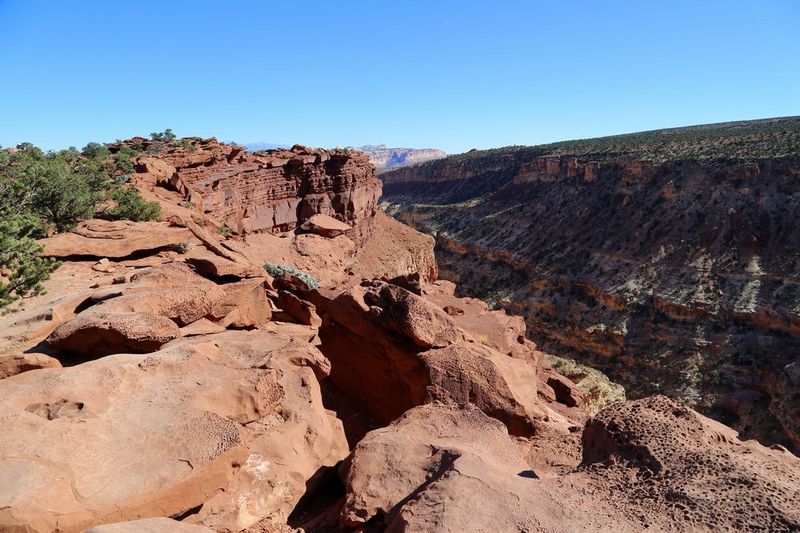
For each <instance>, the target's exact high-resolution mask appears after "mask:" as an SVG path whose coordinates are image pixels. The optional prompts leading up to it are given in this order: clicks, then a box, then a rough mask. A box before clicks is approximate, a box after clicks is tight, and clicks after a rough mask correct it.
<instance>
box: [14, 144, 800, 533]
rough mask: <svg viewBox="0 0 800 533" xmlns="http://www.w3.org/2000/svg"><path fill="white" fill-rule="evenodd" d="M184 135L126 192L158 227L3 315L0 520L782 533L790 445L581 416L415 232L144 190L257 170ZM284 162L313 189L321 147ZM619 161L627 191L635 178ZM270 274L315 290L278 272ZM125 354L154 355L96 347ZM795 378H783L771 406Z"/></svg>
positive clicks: (25, 524)
mask: <svg viewBox="0 0 800 533" xmlns="http://www.w3.org/2000/svg"><path fill="white" fill-rule="evenodd" d="M193 142H195V143H199V147H197V148H196V149H195V150H194V151H192V150H189V149H183V148H177V147H176V146H173V147H172V148H169V147H168V149H167V150H166V153H167V154H168V155H169V157H172V160H171V162H169V163H167V162H165V160H164V159H162V158H160V157H157V158H154V159H150V160H148V159H146V158H142V159H140V160H139V162H138V164H139V170H140V172H139V173H138V174H137V177H136V179H135V182H137V183H138V184H139V185H138V186H140V187H143V188H144V189H145V190H144V192H145V193H147V194H150V193H152V198H155V199H157V200H158V201H160V202H162V205H163V206H165V209H164V210H163V211H162V212H164V213H166V215H165V217H164V218H165V220H164V221H163V222H160V223H151V224H146V225H144V226H140V225H137V224H132V225H124V226H114V227H110V233H112V234H115V235H118V237H115V238H114V239H116V240H120V241H125V240H126V239H127V240H128V241H134V242H135V241H136V239H129V238H128V236H126V231H127V230H126V229H125V228H129V229H130V232H131V235H141V234H142V233H143V232H142V230H143V229H145V228H147V229H149V230H151V232H152V233H154V235H152V236H151V237H150V239H149V241H147V242H149V243H150V244H144V245H141V243H136V244H134V245H133V246H128V248H127V249H128V250H133V251H132V252H130V253H127V254H126V255H121V256H120V257H110V258H104V259H101V260H100V261H97V257H96V256H90V258H91V259H90V260H84V259H89V258H87V257H80V255H78V256H76V255H75V254H72V253H70V254H66V255H65V256H64V257H65V258H66V261H65V264H64V266H62V268H61V269H59V270H58V271H57V272H56V273H54V276H53V278H52V279H50V280H48V281H47V282H46V287H47V289H48V291H51V292H50V293H49V294H44V295H39V296H36V297H33V298H32V299H31V300H29V301H24V302H23V310H22V311H20V313H19V314H18V315H16V316H3V317H0V331H2V332H4V335H5V336H4V337H3V338H1V339H0V340H2V343H0V350H3V351H4V352H5V353H8V354H11V355H10V357H0V372H2V371H4V369H5V368H6V367H9V366H10V372H11V373H16V372H17V371H18V370H26V371H25V372H22V373H20V374H18V375H12V376H10V377H8V378H6V379H2V380H0V397H2V398H3V402H2V403H0V421H2V429H3V439H2V440H0V529H2V530H4V531H5V530H10V531H14V530H22V531H53V530H58V531H64V532H66V533H71V532H73V531H82V530H84V529H85V528H87V527H96V528H97V529H98V530H99V531H103V530H107V531H131V530H136V531H164V530H176V531H179V530H180V531H190V530H194V531H201V530H212V531H220V532H234V531H235V532H238V531H250V532H254V533H255V532H265V531H269V532H273V531H281V532H286V531H293V530H294V529H293V528H296V527H302V528H303V529H304V530H305V531H308V532H309V533H312V532H315V531H330V530H362V529H363V530H371V529H372V528H376V529H382V528H384V527H385V528H386V529H387V530H388V531H406V530H407V531H453V532H456V531H458V532H464V531H489V530H491V531H495V530H501V531H520V530H524V531H564V530H586V531H642V530H645V529H650V530H655V531H685V530H691V529H697V530H711V529H736V530H742V529H757V528H761V529H762V530H764V529H767V530H776V531H781V530H794V529H798V527H800V523H798V517H797V509H798V508H799V507H800V506H798V501H797V500H798V495H797V493H798V490H799V489H798V486H800V483H798V460H797V459H796V458H795V457H794V456H792V455H791V454H789V453H788V452H785V451H782V450H778V449H776V450H768V449H765V448H763V447H761V446H759V445H757V444H755V443H753V442H744V443H743V442H741V441H739V440H738V439H737V438H736V435H735V433H733V432H732V431H731V430H730V429H728V428H725V427H723V426H721V425H718V424H715V423H713V422H711V421H709V420H708V419H706V418H704V417H702V416H700V415H697V414H696V413H695V412H694V411H691V410H690V409H687V408H686V407H684V406H681V405H678V404H676V403H675V402H671V401H669V400H667V399H665V398H654V399H648V400H642V401H639V402H634V403H628V404H624V405H620V406H612V407H610V408H607V409H606V410H604V411H602V412H601V413H600V414H599V415H597V416H596V417H595V418H594V419H592V420H590V421H589V422H588V423H586V419H587V413H586V410H585V405H586V404H585V401H586V399H585V398H584V396H583V394H582V393H581V391H580V390H579V389H578V387H576V386H575V385H573V384H572V383H571V382H570V381H569V380H568V379H566V378H565V377H564V376H562V375H561V374H559V372H558V371H557V370H556V369H557V368H558V365H557V364H555V363H553V365H552V366H551V365H550V364H548V363H547V362H546V361H545V357H544V354H542V353H541V352H539V351H538V350H537V348H536V346H535V345H534V344H533V343H532V342H531V341H530V340H527V339H526V338H525V336H526V332H525V323H524V321H523V320H522V319H521V318H520V317H514V316H510V315H507V314H506V313H505V312H504V311H497V310H491V309H490V308H489V307H488V306H487V305H486V304H485V303H483V302H481V301H479V300H475V299H469V298H459V297H457V296H455V292H456V287H455V285H453V284H452V283H450V282H447V281H436V280H435V278H436V264H435V261H434V259H433V257H432V245H433V240H432V238H430V237H424V236H420V235H419V234H417V233H416V232H415V231H414V230H412V229H410V228H408V227H405V226H403V225H401V224H400V223H398V222H396V221H393V220H391V219H389V218H388V217H385V216H383V215H380V214H378V215H376V216H375V217H374V218H373V219H372V224H373V226H372V233H371V236H370V238H369V239H367V240H366V241H360V240H353V239H351V237H349V236H347V235H337V236H334V237H326V236H322V235H317V234H314V233H300V232H286V233H284V234H282V235H281V236H278V235H274V234H271V233H268V232H266V233H250V234H247V235H244V236H241V235H240V236H233V237H231V238H226V236H225V235H222V234H217V233H215V232H214V231H213V226H211V227H208V228H206V227H203V226H202V225H201V223H208V224H213V223H214V222H213V220H212V219H211V218H209V217H205V215H202V216H200V217H199V218H198V215H200V213H199V212H198V211H197V210H194V211H192V210H191V209H189V208H187V207H185V206H183V205H180V204H181V203H182V202H183V199H182V197H181V196H180V195H178V194H177V193H175V192H174V191H172V192H170V191H167V190H166V189H162V190H160V191H158V189H159V188H161V186H162V185H166V186H172V187H175V188H177V187H178V186H179V185H180V183H179V182H178V181H176V180H177V179H178V178H177V177H176V176H178V175H179V174H180V170H179V169H190V168H199V166H203V165H206V164H208V167H207V168H209V169H211V170H212V171H214V172H217V171H221V170H222V169H225V168H228V167H227V166H226V165H230V166H231V167H236V168H241V165H246V164H248V161H250V159H249V157H250V156H248V155H244V156H242V154H241V152H240V151H238V150H233V149H232V147H224V146H221V145H217V147H212V146H211V144H210V143H208V142H204V141H201V140H194V141H193ZM229 150H230V151H229ZM209 152H214V153H215V154H216V155H214V157H213V158H212V159H209ZM291 153H293V154H301V155H302V154H306V153H307V155H308V157H307V158H304V159H303V160H302V161H299V160H298V161H295V162H294V163H292V162H291V161H289V162H287V163H286V165H288V166H291V165H294V166H296V167H297V168H299V169H301V170H302V172H306V171H308V173H309V175H310V177H309V180H311V181H310V182H309V183H312V184H313V183H314V181H313V180H314V179H316V178H314V175H315V174H314V172H315V170H314V169H315V168H317V169H318V168H319V167H318V165H320V164H321V165H322V168H323V169H324V168H325V162H324V161H319V162H317V160H316V158H317V156H319V155H320V154H319V153H316V152H314V154H316V155H314V154H312V151H309V150H307V149H304V148H302V147H295V149H293V150H292V151H291ZM217 155H219V156H220V157H221V159H218V158H217ZM312 155H314V159H313V161H312V158H311V156H312ZM262 156H263V154H262ZM229 157H230V159H229ZM241 157H243V158H244V159H243V160H242V161H239V159H240V158H241ZM254 157H256V156H254ZM542 164H543V165H544V168H545V170H546V169H547V165H548V164H550V165H551V166H552V162H551V163H548V162H546V161H545V162H543V163H542ZM267 166H269V165H267ZM553 168H554V167H553ZM559 168H560V167H559ZM575 168H577V167H575V166H574V165H572V164H570V163H567V166H566V167H565V170H564V169H561V170H564V172H566V173H570V172H572V171H573V170H575ZM303 169H305V170H303ZM201 170H202V169H201ZM561 170H560V171H561ZM292 172H294V171H292ZM632 172H633V173H632V174H631V176H630V179H629V181H630V182H631V183H633V182H636V181H637V180H644V179H647V178H648V171H647V169H646V168H644V167H642V168H638V167H636V168H634V169H633V170H632ZM742 172H743V173H744V174H746V175H750V174H747V173H748V172H750V171H749V170H747V169H743V170H742ZM601 174H602V173H601ZM190 175H192V176H194V174H192V173H190ZM291 175H294V174H291ZM600 177H601V178H602V175H601V176H600ZM239 178H241V179H244V177H243V176H239V177H238V178H236V179H239ZM198 179H200V178H198ZM203 179H205V178H203ZM220 179H221V181H220V184H219V185H218V187H220V188H222V187H223V185H224V186H225V187H227V188H225V189H224V190H225V191H226V194H227V193H230V194H231V195H232V196H231V198H233V197H234V196H235V188H229V187H233V185H232V182H225V179H224V178H220ZM234 181H235V180H234ZM286 181H287V182H288V181H291V179H289V178H287V180H286ZM323 181H324V180H323ZM148 187H152V188H153V190H152V191H151V190H149V189H148ZM211 190H212V192H213V190H214V186H213V184H212V185H211ZM306 192H307V191H306ZM303 194H305V193H303ZM303 194H301V195H300V196H298V197H297V199H301V200H303V201H305V200H306V199H309V198H312V199H313V201H314V202H317V201H319V202H320V204H319V205H324V199H323V198H321V197H313V196H312V197H310V196H308V195H306V196H303ZM211 196H212V197H213V198H212V200H213V201H212V203H211V204H209V205H212V207H213V209H217V208H219V209H223V211H224V209H227V207H225V206H227V205H228V203H226V202H228V200H230V198H228V196H225V199H224V201H223V202H222V207H220V206H218V205H217V204H215V203H214V202H217V201H218V200H220V198H221V197H217V196H214V194H212V195H211ZM231 201H232V202H233V203H231V204H230V205H238V204H236V201H238V200H236V199H235V198H234V199H233V200H231ZM170 202H171V203H170ZM246 203H247V202H243V204H242V205H244V204H246ZM301 205H303V204H302V202H300V203H298V208H300V206H301ZM315 205H316V204H315ZM214 206H216V207H214ZM311 211H313V209H311V210H310V211H309V212H311ZM303 213H305V211H303ZM303 216H305V215H303ZM309 216H311V215H309ZM203 217H205V218H203ZM337 217H338V215H337ZM273 221H274V217H273ZM101 225H102V224H101ZM89 226H90V225H89V224H87V225H84V228H83V230H79V231H84V233H86V228H87V227H89ZM97 227H99V226H97ZM97 227H96V228H97ZM273 229H274V228H273ZM162 230H164V231H167V232H171V231H173V230H178V231H184V230H185V231H188V232H189V234H191V235H192V237H191V238H192V241H191V243H190V246H189V247H188V248H187V247H181V250H182V251H181V253H178V251H177V250H176V251H169V250H166V249H164V248H163V247H160V246H158V247H156V248H152V247H151V246H152V242H156V241H158V239H160V238H161V237H160V236H159V235H158V232H160V231H162ZM81 238H86V239H90V240H91V241H92V242H93V241H95V240H96V241H101V242H102V240H103V239H104V238H105V237H103V232H98V235H94V234H92V235H89V236H87V235H83V236H82V237H81ZM106 240H108V239H106ZM95 244H96V243H95ZM95 244H90V246H94V245H95ZM126 246H127V245H126ZM98 249H99V247H98ZM123 253H125V252H124V251H120V254H123ZM264 263H273V264H276V263H277V264H282V265H286V266H288V267H291V268H295V269H298V268H299V269H301V270H305V271H306V273H307V274H309V275H310V276H312V277H315V278H316V280H317V281H319V283H320V287H318V288H313V289H312V287H311V285H316V283H311V281H310V280H309V283H306V282H305V281H303V280H304V279H305V280H308V278H307V277H306V276H302V275H299V274H298V275H290V274H284V275H282V276H278V277H276V278H274V279H273V278H271V277H270V276H268V275H266V274H265V272H264V268H263V265H264ZM289 271H291V269H289ZM362 276H363V278H365V279H362ZM376 278H379V279H380V280H378V279H376ZM370 279H372V280H373V281H369V280H370ZM386 280H390V281H386ZM320 322H322V323H321V324H320ZM162 326H163V327H162ZM162 330H163V331H162ZM167 330H168V331H167ZM164 331H167V334H166V335H164V334H162V333H164ZM111 334H113V335H115V337H113V339H112V340H113V342H111V341H109V335H111ZM48 335H49V346H48V345H46V344H44V343H42V342H41V341H42V340H43V339H45V338H47V337H48ZM148 342H149V343H150V344H147V343H148ZM70 343H71V344H70ZM137 343H138V344H137ZM164 343H166V344H164ZM40 351H42V352H46V353H48V354H52V355H53V356H54V357H55V358H54V359H53V360H52V361H50V360H48V359H43V358H44V357H46V356H44V355H43V354H41V353H39V352H40ZM68 351H69V352H79V353H81V354H82V358H81V360H82V361H88V362H82V363H81V362H80V361H75V360H74V359H73V358H71V357H69V355H70V354H69V353H68ZM119 351H127V352H131V351H146V352H148V353H143V354H133V353H116V354H113V355H104V354H106V353H112V352H119ZM326 355H327V357H326ZM39 356H41V357H39ZM58 359H60V360H61V362H63V364H64V365H65V367H64V368H61V367H59V362H58ZM6 363H8V364H6ZM51 363H52V364H51ZM78 363H79V364H78ZM4 365H5V366H4ZM70 365H72V366H70ZM44 367H50V368H44ZM795 370H796V369H795V368H794V367H793V366H792V365H786V366H785V367H784V368H783V373H784V375H785V376H786V380H785V381H784V383H785V386H784V387H783V388H782V389H781V390H782V392H781V394H782V395H783V397H784V404H783V405H785V406H787V409H790V408H791V401H792V395H793V394H794V393H793V389H792V388H791V386H790V385H791V384H793V383H795V382H796V381H797V380H796V379H795V378H796V377H797V374H798V373H797V372H796V371H795ZM617 399H619V398H617ZM592 400H593V401H596V399H595V398H592ZM607 401H611V399H607ZM348 445H349V446H350V450H352V453H351V452H350V450H348ZM348 454H349V457H348ZM345 458H347V459H346V460H345ZM343 460H345V461H344V462H342V461H343ZM770 491H771V492H770ZM698 509H700V510H698ZM476 510H479V511H480V512H477V511H476ZM171 519H172V520H171ZM176 520H179V521H176ZM102 524H105V525H102ZM195 526H197V527H195ZM206 528H207V529H206Z"/></svg>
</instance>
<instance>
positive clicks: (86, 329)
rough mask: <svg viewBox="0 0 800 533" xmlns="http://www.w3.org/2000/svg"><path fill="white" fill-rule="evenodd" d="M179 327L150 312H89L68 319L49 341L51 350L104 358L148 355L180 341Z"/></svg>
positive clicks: (165, 318) (51, 335)
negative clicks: (128, 354)
mask: <svg viewBox="0 0 800 533" xmlns="http://www.w3.org/2000/svg"><path fill="white" fill-rule="evenodd" d="M179 335H180V331H179V330H178V326H177V325H176V324H175V322H173V321H172V320H170V319H169V318H167V317H163V316H159V315H154V314H151V313H102V312H100V313H86V314H81V315H80V316H77V317H75V318H73V319H72V320H68V321H67V322H65V323H64V324H62V325H61V326H59V327H58V328H57V329H56V330H55V331H54V332H53V333H51V334H50V336H49V337H48V338H47V344H48V345H49V346H50V347H51V348H55V349H57V350H63V351H66V352H73V353H78V354H81V355H91V356H94V357H102V356H104V355H109V354H113V353H148V352H153V351H155V350H157V349H158V348H159V347H161V346H162V345H164V344H166V343H168V342H169V341H171V340H173V339H176V338H178V336H179Z"/></svg>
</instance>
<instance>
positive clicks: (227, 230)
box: [217, 224, 233, 239]
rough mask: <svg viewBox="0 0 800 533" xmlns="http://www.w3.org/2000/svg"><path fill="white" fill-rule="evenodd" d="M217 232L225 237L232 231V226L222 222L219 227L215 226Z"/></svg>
mask: <svg viewBox="0 0 800 533" xmlns="http://www.w3.org/2000/svg"><path fill="white" fill-rule="evenodd" d="M217 233H219V234H220V235H222V236H223V237H225V238H226V239H227V238H228V237H230V236H231V234H232V233H233V228H231V227H230V226H228V225H227V224H223V225H221V226H220V227H219V228H217Z"/></svg>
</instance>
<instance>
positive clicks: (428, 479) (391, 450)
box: [340, 403, 533, 531]
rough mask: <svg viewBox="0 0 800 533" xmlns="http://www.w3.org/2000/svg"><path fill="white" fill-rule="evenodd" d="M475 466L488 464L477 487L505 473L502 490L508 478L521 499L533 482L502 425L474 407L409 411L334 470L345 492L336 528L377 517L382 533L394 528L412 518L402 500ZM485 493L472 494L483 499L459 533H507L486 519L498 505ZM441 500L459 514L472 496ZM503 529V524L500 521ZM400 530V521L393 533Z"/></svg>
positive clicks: (411, 504)
mask: <svg viewBox="0 0 800 533" xmlns="http://www.w3.org/2000/svg"><path fill="white" fill-rule="evenodd" d="M481 461H487V462H488V464H486V465H484V467H483V468H480V481H479V482H480V483H481V484H483V485H484V486H486V485H490V484H492V483H497V482H498V481H499V479H500V478H501V477H502V476H503V475H505V476H507V477H508V479H509V480H510V481H511V482H512V484H511V485H510V486H509V488H510V487H511V486H513V481H514V480H515V479H516V480H518V485H519V486H518V487H515V488H519V489H522V490H520V492H521V493H523V494H524V492H525V487H524V485H526V481H527V482H528V484H529V483H530V478H532V477H533V475H531V474H533V473H532V472H531V471H530V468H529V467H528V465H527V463H525V461H524V460H523V458H522V456H521V455H520V452H519V449H518V448H517V446H516V445H515V444H514V443H513V441H512V440H511V439H510V438H509V437H508V433H507V432H506V429H505V427H504V426H503V424H501V423H500V422H498V421H497V420H495V419H493V418H491V417H489V416H487V415H485V414H484V413H483V412H481V411H480V410H479V409H476V408H474V407H458V406H455V405H452V404H451V405H448V404H439V403H432V404H427V405H424V406H420V407H415V408H413V409H411V410H409V411H407V412H406V413H405V414H404V415H403V416H402V417H401V418H399V419H398V420H397V421H395V422H393V423H392V424H391V425H390V426H389V427H387V428H383V429H379V430H375V431H372V432H370V433H369V434H368V435H367V436H366V437H365V438H364V439H363V440H362V441H361V442H359V443H358V446H356V448H355V450H353V453H352V454H351V456H350V457H349V458H348V459H347V461H346V462H345V463H344V465H343V466H342V476H343V478H344V483H345V487H346V489H347V492H346V501H345V504H344V507H343V508H342V510H341V514H340V517H341V522H342V524H343V525H346V526H358V525H362V524H364V523H366V522H367V521H369V520H371V519H372V518H373V517H376V516H378V517H380V518H382V521H384V522H386V523H387V525H388V526H389V529H390V530H391V529H392V528H395V529H397V528H398V527H400V524H401V523H403V522H406V521H407V518H404V516H403V515H406V514H412V513H413V507H414V501H413V500H411V501H409V497H410V496H412V495H414V494H417V495H421V494H420V493H422V492H423V491H426V490H436V489H435V487H436V486H437V485H440V484H447V483H448V479H450V478H452V477H455V476H459V475H465V474H466V475H468V473H467V472H463V471H462V468H464V465H466V464H467V463H479V462H481ZM493 469H497V470H499V472H495V471H493ZM492 488H494V487H490V489H489V490H488V491H485V490H481V491H479V492H480V497H481V498H484V499H485V500H484V502H483V503H482V504H481V506H480V509H481V512H480V513H467V514H469V516H465V517H464V518H463V520H464V521H465V522H464V523H465V525H466V524H467V523H469V524H470V526H469V527H467V528H465V529H462V531H476V530H480V528H481V524H483V525H485V526H490V527H489V528H488V529H494V530H509V531H510V529H506V528H503V527H501V524H504V522H503V521H499V522H494V523H493V522H492V521H493V520H497V518H498V516H497V515H492V514H487V513H486V510H487V508H491V506H492V505H497V504H498V503H500V502H498V501H496V500H493V499H491V498H487V496H489V495H490V494H491V492H492V490H491V489H492ZM447 496H448V497H449V498H452V501H453V502H454V503H455V504H456V505H458V506H459V507H458V510H461V511H466V509H467V507H466V506H468V505H469V500H472V498H474V497H476V496H477V494H476V495H473V496H470V495H468V494H465V493H461V492H458V493H450V494H448V495H447ZM506 496H510V494H506ZM462 506H464V507H462ZM458 510H456V509H453V510H450V511H448V514H450V515H455V514H456V513H457V512H458ZM406 511H409V512H408V513H406ZM422 523H423V522H416V523H415V525H422ZM427 525H428V526H429V527H430V526H432V525H433V524H427ZM505 525H510V524H508V523H507V522H505ZM408 528H409V524H408V523H405V524H403V526H402V527H400V530H403V529H408ZM410 530H418V531H433V530H436V531H443V530H450V529H449V528H446V529H439V528H435V529H427V528H420V529H415V528H411V529H410ZM518 530H519V529H518Z"/></svg>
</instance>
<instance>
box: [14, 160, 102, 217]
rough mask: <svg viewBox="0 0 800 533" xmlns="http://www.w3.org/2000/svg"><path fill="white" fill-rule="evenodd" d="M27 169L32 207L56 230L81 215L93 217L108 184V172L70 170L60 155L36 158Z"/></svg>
mask: <svg viewBox="0 0 800 533" xmlns="http://www.w3.org/2000/svg"><path fill="white" fill-rule="evenodd" d="M29 171H30V172H31V173H32V174H31V176H30V178H31V179H30V185H31V187H32V196H31V202H32V203H31V207H32V210H33V211H34V212H35V213H37V214H38V215H39V216H41V217H42V218H43V219H44V220H45V221H46V222H49V223H51V224H54V225H55V227H56V230H57V231H59V232H61V231H68V230H70V229H72V228H73V227H74V226H75V223H76V222H78V221H79V220H81V219H87V218H92V217H93V216H94V212H95V206H96V205H97V204H98V203H99V202H101V201H102V200H103V199H104V198H105V191H106V190H107V189H108V187H109V182H108V181H107V176H106V177H105V178H102V177H100V176H95V175H91V174H87V173H83V172H80V171H73V170H71V169H70V168H69V167H68V165H67V164H66V163H65V162H64V161H62V160H59V159H51V158H45V159H43V160H41V161H36V162H34V163H33V164H32V165H31V167H30V168H29Z"/></svg>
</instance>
